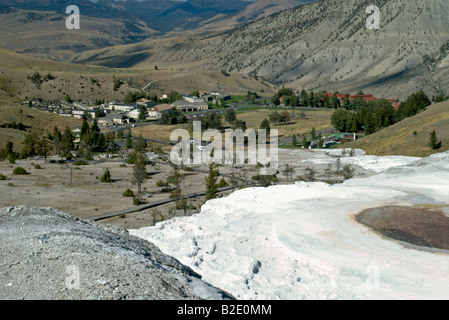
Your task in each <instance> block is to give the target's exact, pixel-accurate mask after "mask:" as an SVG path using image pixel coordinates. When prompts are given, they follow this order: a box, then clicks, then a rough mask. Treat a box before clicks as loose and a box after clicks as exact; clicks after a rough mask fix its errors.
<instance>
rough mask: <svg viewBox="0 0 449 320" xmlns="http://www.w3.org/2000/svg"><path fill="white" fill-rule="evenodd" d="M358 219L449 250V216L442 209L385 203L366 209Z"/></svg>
mask: <svg viewBox="0 0 449 320" xmlns="http://www.w3.org/2000/svg"><path fill="white" fill-rule="evenodd" d="M355 219H356V221H357V222H359V223H362V224H364V225H366V226H368V227H370V228H371V229H373V230H375V231H376V232H379V233H381V234H382V235H384V236H386V237H389V238H392V239H395V240H399V241H403V242H406V243H409V244H412V245H416V246H420V247H428V248H437V249H444V250H449V232H448V231H449V217H448V216H446V215H445V214H444V213H443V212H442V211H441V210H440V209H419V208H409V207H396V206H385V207H378V208H371V209H367V210H364V211H362V212H361V213H359V214H358V215H357V216H356V217H355Z"/></svg>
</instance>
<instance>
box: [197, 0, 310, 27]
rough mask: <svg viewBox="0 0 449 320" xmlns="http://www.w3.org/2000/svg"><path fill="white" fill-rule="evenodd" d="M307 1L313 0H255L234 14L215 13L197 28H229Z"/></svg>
mask: <svg viewBox="0 0 449 320" xmlns="http://www.w3.org/2000/svg"><path fill="white" fill-rule="evenodd" d="M308 2H313V0H311V1H301V0H256V1H254V2H253V3H251V4H250V5H248V6H247V7H246V8H244V9H243V10H241V11H240V12H238V13H236V14H234V15H227V16H223V15H217V16H216V17H214V18H212V19H210V20H207V21H205V22H203V23H201V27H199V28H198V29H197V30H202V31H208V30H226V29H230V28H232V27H236V26H238V25H240V24H244V23H249V22H253V21H257V20H260V19H262V18H265V17H267V16H269V15H271V14H274V13H277V12H280V11H283V10H286V9H291V8H294V7H297V6H299V5H302V4H305V3H308Z"/></svg>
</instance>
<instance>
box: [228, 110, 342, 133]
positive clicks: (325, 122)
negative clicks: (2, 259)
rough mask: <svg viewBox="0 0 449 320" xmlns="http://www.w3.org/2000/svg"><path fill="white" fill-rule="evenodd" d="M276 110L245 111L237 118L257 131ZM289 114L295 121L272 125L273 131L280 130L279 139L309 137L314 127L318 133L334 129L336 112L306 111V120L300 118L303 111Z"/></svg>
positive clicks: (290, 111)
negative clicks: (332, 123) (333, 117)
mask: <svg viewBox="0 0 449 320" xmlns="http://www.w3.org/2000/svg"><path fill="white" fill-rule="evenodd" d="M275 110H277V109H266V110H263V109H259V110H254V111H245V112H243V113H239V114H238V116H237V118H239V119H241V120H243V121H246V125H247V126H248V128H254V129H257V128H259V127H260V124H261V122H262V121H263V120H264V119H269V115H270V113H271V112H274V111H275ZM280 111H282V110H280ZM288 112H289V113H293V115H294V119H292V121H291V122H290V123H287V124H284V125H281V124H271V128H272V129H278V130H279V138H287V137H291V136H292V135H301V136H302V135H305V134H307V135H308V134H310V132H311V131H312V128H314V127H315V130H317V131H318V130H324V129H329V128H332V125H331V116H332V113H333V112H334V110H319V109H317V110H304V111H303V112H304V114H305V116H306V117H305V118H304V119H300V118H299V114H300V113H301V111H298V110H294V111H292V110H289V111H288Z"/></svg>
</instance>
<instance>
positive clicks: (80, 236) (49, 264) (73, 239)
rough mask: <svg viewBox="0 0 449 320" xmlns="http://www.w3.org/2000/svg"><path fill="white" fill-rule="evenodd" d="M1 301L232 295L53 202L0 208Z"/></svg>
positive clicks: (115, 230)
mask: <svg viewBox="0 0 449 320" xmlns="http://www.w3.org/2000/svg"><path fill="white" fill-rule="evenodd" d="M0 243H1V248H0V299H26V300H32V299H39V300H48V299H51V300H68V299H80V300H82V299H88V300H97V299H98V300H100V299H108V300H109V299H111V300H117V299H133V300H138V299H144V300H151V299H157V300H178V299H182V300H189V299H214V300H216V299H219V300H221V299H232V296H230V295H229V294H228V293H226V292H224V291H222V290H220V289H218V288H215V287H213V286H211V285H209V284H207V283H205V282H204V281H202V280H201V276H200V275H198V274H197V273H195V272H194V271H192V270H191V269H190V268H188V267H186V266H184V265H182V264H181V263H180V262H179V261H178V260H176V259H174V258H172V257H169V256H167V255H165V254H163V253H162V252H161V251H160V250H159V249H158V248H157V247H156V246H154V245H153V244H151V243H149V242H147V241H145V240H141V239H138V238H136V237H133V236H130V235H129V234H128V232H127V231H126V230H124V229H119V228H117V227H114V226H108V225H100V224H97V223H91V222H87V221H84V220H80V219H78V218H75V217H73V216H71V215H69V214H67V213H64V212H61V211H59V210H56V209H53V208H36V207H25V206H20V207H7V208H3V209H0Z"/></svg>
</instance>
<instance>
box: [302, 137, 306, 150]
mask: <svg viewBox="0 0 449 320" xmlns="http://www.w3.org/2000/svg"><path fill="white" fill-rule="evenodd" d="M302 146H303V148H304V149H305V148H307V138H306V136H303V137H302Z"/></svg>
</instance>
